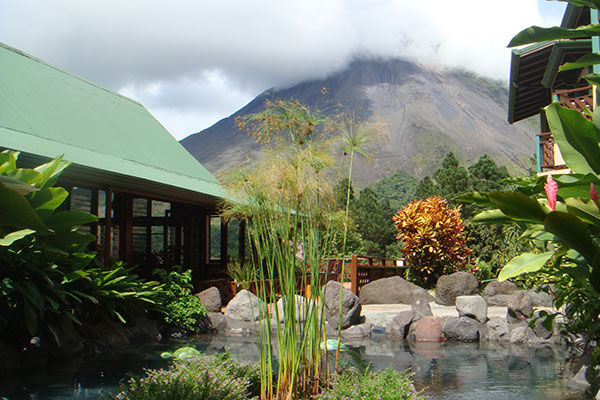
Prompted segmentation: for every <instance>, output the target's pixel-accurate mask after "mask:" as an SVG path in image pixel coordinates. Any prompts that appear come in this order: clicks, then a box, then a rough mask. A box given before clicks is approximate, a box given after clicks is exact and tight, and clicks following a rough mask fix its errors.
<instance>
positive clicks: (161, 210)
mask: <svg viewBox="0 0 600 400" xmlns="http://www.w3.org/2000/svg"><path fill="white" fill-rule="evenodd" d="M170 209H171V203H168V202H166V201H158V200H152V216H153V217H164V216H165V215H166V213H167V211H169V210H170Z"/></svg>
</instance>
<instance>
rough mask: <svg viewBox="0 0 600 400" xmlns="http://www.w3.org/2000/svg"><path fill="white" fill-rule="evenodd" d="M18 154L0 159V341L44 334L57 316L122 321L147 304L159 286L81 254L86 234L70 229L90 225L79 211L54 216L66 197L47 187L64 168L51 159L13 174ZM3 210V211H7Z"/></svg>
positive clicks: (55, 334)
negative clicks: (107, 266) (132, 311)
mask: <svg viewBox="0 0 600 400" xmlns="http://www.w3.org/2000/svg"><path fill="white" fill-rule="evenodd" d="M17 158H18V153H17V152H13V151H4V152H2V153H0V173H1V174H2V175H0V177H1V179H0V204H2V207H1V208H2V210H4V211H5V212H1V213H0V236H2V239H1V243H0V327H1V329H0V332H1V333H0V336H1V337H2V339H3V340H5V341H6V342H9V343H19V342H20V341H21V340H23V339H25V338H26V337H27V335H36V334H40V333H44V334H49V335H52V336H53V337H54V339H55V341H56V342H57V343H58V344H60V338H59V336H58V330H57V325H58V321H59V320H60V319H61V318H69V319H71V320H73V321H74V322H75V323H77V324H83V323H84V322H98V321H102V319H108V318H117V319H119V320H121V321H122V322H124V321H125V316H126V315H127V314H128V313H129V312H130V311H131V310H132V309H133V308H136V307H138V306H139V305H140V304H153V303H154V300H155V298H156V294H157V293H158V292H160V286H158V285H157V284H156V282H144V281H142V280H139V279H138V278H137V276H135V275H131V274H130V273H129V271H127V270H125V269H124V268H123V267H122V265H120V264H117V265H114V266H112V267H110V268H106V267H104V266H103V265H102V264H101V263H100V262H99V261H98V260H95V258H94V255H93V254H90V253H88V252H87V250H86V249H87V246H88V244H89V243H90V242H91V241H93V240H95V238H94V236H92V235H89V234H85V233H81V232H79V231H78V230H77V226H79V225H83V224H87V223H90V222H95V221H97V218H96V217H95V216H93V215H90V214H86V213H82V212H79V211H57V210H59V207H60V206H61V205H62V203H63V202H64V201H65V199H66V198H67V196H68V193H67V192H66V190H64V189H62V188H57V187H53V185H54V183H55V182H56V180H57V179H58V176H59V175H60V173H61V172H62V170H63V169H64V168H65V167H66V166H67V165H68V163H66V162H64V161H62V158H61V157H59V158H57V159H55V160H52V161H50V162H49V163H46V164H43V165H40V166H39V167H37V168H35V169H22V168H17ZM8 211H10V212H8Z"/></svg>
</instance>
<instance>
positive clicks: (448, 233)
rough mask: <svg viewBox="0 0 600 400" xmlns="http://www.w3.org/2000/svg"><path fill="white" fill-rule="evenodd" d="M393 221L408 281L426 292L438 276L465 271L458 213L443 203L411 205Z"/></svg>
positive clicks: (430, 201)
mask: <svg viewBox="0 0 600 400" xmlns="http://www.w3.org/2000/svg"><path fill="white" fill-rule="evenodd" d="M393 220H394V227H395V228H396V230H397V231H398V239H401V240H402V242H403V244H404V247H403V249H402V252H403V253H404V255H405V257H406V261H407V264H408V268H409V277H410V278H411V279H413V280H415V281H416V282H418V283H419V284H421V285H423V286H424V287H427V288H430V287H433V286H434V285H435V283H436V282H437V279H438V278H439V277H440V276H441V275H443V274H448V273H452V272H455V271H458V270H462V269H465V268H466V264H467V257H468V256H469V254H470V253H471V251H470V250H469V249H468V248H467V247H466V238H465V237H464V236H463V224H462V219H461V217H460V210H459V209H458V208H450V207H449V206H448V203H447V202H446V200H443V199H441V198H439V197H430V198H428V199H425V200H415V201H412V202H410V203H409V204H408V205H407V206H406V207H404V208H403V209H402V210H400V211H398V214H396V215H395V216H394V217H393Z"/></svg>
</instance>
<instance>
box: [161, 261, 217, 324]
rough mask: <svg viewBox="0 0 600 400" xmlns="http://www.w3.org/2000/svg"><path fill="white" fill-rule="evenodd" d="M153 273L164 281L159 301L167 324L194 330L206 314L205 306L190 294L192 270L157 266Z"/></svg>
mask: <svg viewBox="0 0 600 400" xmlns="http://www.w3.org/2000/svg"><path fill="white" fill-rule="evenodd" d="M154 275H156V276H158V277H159V278H160V280H161V282H163V283H164V292H163V294H162V295H161V296H160V299H159V301H160V303H161V305H162V307H163V311H164V320H165V322H166V323H167V324H169V325H172V326H175V327H177V328H180V329H185V330H187V331H191V332H194V331H196V330H197V329H198V322H199V321H200V320H201V319H202V318H203V317H204V316H206V307H205V306H204V304H202V302H201V301H200V299H199V298H198V297H196V296H194V295H193V294H192V271H191V270H187V271H183V272H179V271H176V270H174V271H166V270H164V269H160V268H157V269H155V270H154Z"/></svg>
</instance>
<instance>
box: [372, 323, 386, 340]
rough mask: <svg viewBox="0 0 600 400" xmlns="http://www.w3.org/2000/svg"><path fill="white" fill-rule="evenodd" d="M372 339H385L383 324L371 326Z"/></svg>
mask: <svg viewBox="0 0 600 400" xmlns="http://www.w3.org/2000/svg"><path fill="white" fill-rule="evenodd" d="M371 339H379V340H384V339H385V328H384V327H383V326H374V327H372V328H371Z"/></svg>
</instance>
